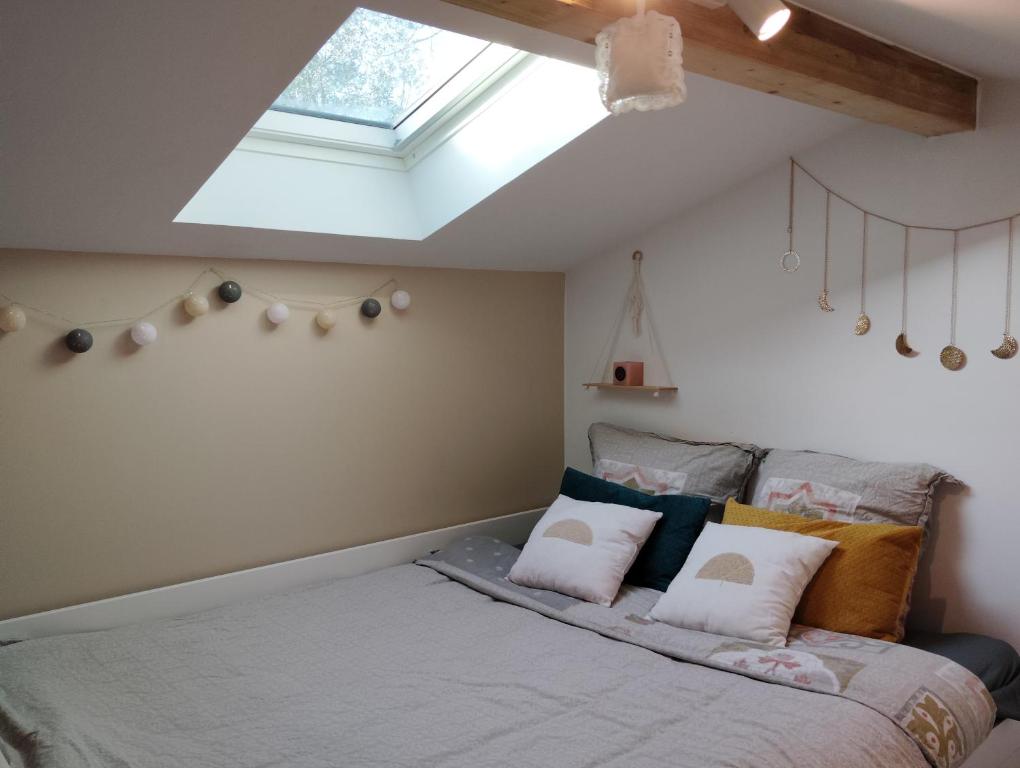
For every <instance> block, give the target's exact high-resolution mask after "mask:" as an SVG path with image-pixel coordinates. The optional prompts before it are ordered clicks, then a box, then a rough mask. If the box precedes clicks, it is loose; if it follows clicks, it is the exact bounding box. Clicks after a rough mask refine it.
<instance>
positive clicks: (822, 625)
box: [723, 501, 923, 642]
mask: <svg viewBox="0 0 1020 768" xmlns="http://www.w3.org/2000/svg"><path fill="white" fill-rule="evenodd" d="M723 523H724V524H726V525H745V526H753V527H755V528H768V529H771V530H774V531H791V532H793V533H802V534H805V535H807V536H816V537H818V538H821V539H827V540H829V541H835V542H838V545H837V547H836V549H835V550H834V551H833V553H832V554H831V555H830V556H829V558H828V559H827V560H826V561H825V563H824V564H823V565H822V567H821V568H820V569H819V570H818V573H817V574H815V577H814V579H813V580H812V581H811V583H810V584H809V585H808V587H807V589H806V590H804V596H803V597H802V598H801V601H800V604H799V605H798V606H797V612H796V613H795V614H794V617H793V620H794V621H795V622H797V623H798V624H803V625H805V626H808V627H817V628H819V629H827V630H829V631H830V632H844V633H846V634H850V635H859V636H861V637H871V638H875V639H876V640H888V641H890V642H899V641H900V640H901V639H903V632H904V624H905V621H906V616H907V609H908V607H909V599H910V590H911V588H912V586H913V583H914V575H915V574H916V573H917V561H918V558H919V555H920V552H921V536H922V532H923V531H922V529H921V528H920V527H919V526H913V525H911V526H907V525H891V524H882V523H873V524H856V525H855V524H853V523H840V522H835V521H831V520H810V519H805V518H802V517H800V516H798V515H785V514H782V513H779V512H768V511H766V510H763V509H755V508H754V507H748V506H745V505H743V504H737V503H736V502H734V501H731V502H729V503H728V504H727V505H726V514H725V516H724V517H723Z"/></svg>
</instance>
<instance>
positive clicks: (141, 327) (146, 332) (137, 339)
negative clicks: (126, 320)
mask: <svg viewBox="0 0 1020 768" xmlns="http://www.w3.org/2000/svg"><path fill="white" fill-rule="evenodd" d="M158 338H159V331H157V330H156V326H154V325H153V324H152V323H147V322H145V321H144V320H142V321H140V322H137V323H135V324H134V325H133V326H131V341H133V342H134V343H135V344H137V345H138V346H140V347H147V346H149V345H150V344H152V342H154V341H155V340H156V339H158Z"/></svg>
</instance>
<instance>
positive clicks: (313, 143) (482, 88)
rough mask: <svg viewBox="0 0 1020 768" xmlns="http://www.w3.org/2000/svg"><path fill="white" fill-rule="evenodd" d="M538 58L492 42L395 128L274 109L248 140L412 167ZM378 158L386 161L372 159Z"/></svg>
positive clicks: (296, 152)
mask: <svg viewBox="0 0 1020 768" xmlns="http://www.w3.org/2000/svg"><path fill="white" fill-rule="evenodd" d="M537 58H538V57H535V56H534V55H532V54H529V53H526V52H524V51H519V50H517V49H515V48H511V47H509V46H505V45H501V44H499V43H491V42H490V43H488V44H487V45H486V46H485V48H483V49H482V50H481V51H480V52H479V53H478V54H477V55H476V56H475V57H474V58H473V59H472V60H471V61H470V62H468V63H467V64H466V65H465V66H464V67H462V68H461V69H460V70H459V71H458V72H457V73H456V74H454V75H453V76H452V77H450V78H449V79H448V80H447V81H446V82H445V83H443V84H442V85H441V86H439V87H438V88H437V89H435V90H434V91H433V92H432V93H431V94H429V96H428V97H427V98H425V99H423V100H420V101H419V102H418V103H416V104H415V105H413V106H412V107H410V108H409V109H408V110H407V112H406V114H405V115H404V116H402V118H401V120H400V122H399V123H397V125H396V126H395V127H394V128H383V127H378V126H374V125H366V124H363V123H357V122H353V121H345V120H341V119H339V118H335V117H313V116H310V115H308V114H297V113H295V112H293V111H284V110H279V109H270V110H268V111H267V112H266V113H265V114H263V115H262V117H260V118H259V120H258V121H257V122H256V123H255V126H254V127H253V128H252V129H251V130H250V131H249V132H248V136H247V138H248V139H256V140H260V141H258V145H259V146H261V147H263V148H265V147H266V146H267V142H269V141H271V142H277V144H276V145H275V146H274V150H275V151H274V154H283V155H288V154H289V155H293V156H306V155H308V153H307V152H303V151H302V150H301V147H302V146H305V147H318V148H327V149H336V150H342V151H343V153H344V156H345V158H346V161H351V160H352V159H356V158H357V156H358V155H361V156H362V158H361V159H362V160H363V164H366V165H383V166H384V167H392V164H391V163H389V162H385V161H386V160H388V159H393V158H397V159H400V160H406V162H407V164H408V165H413V164H414V163H415V162H417V161H418V160H420V159H421V157H418V156H416V155H415V149H416V148H417V147H419V146H421V145H422V144H423V143H425V142H426V141H429V140H432V139H435V138H436V134H439V133H442V132H444V131H450V132H453V131H455V130H456V124H454V123H458V124H459V122H461V121H460V120H459V119H458V118H459V117H460V116H462V115H463V114H464V113H465V111H467V112H468V113H469V114H470V112H471V111H473V110H474V109H475V108H476V107H478V106H479V105H481V104H482V103H484V102H485V101H486V100H487V99H488V98H489V97H490V96H494V95H495V93H496V91H498V90H499V89H500V87H501V84H502V83H503V82H504V81H506V80H508V79H512V78H513V77H514V76H515V75H516V73H518V72H519V71H522V70H523V68H524V67H526V66H527V65H528V63H529V62H531V61H533V60H536V59H537ZM429 143H430V144H435V143H436V142H434V141H429ZM288 146H290V147H291V151H288V149H287V147H288ZM263 151H264V149H263ZM317 154H318V153H316V155H317ZM373 157H376V158H378V159H379V160H381V161H383V162H381V163H380V162H376V161H373V160H372V158H373Z"/></svg>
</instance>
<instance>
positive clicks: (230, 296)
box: [216, 280, 241, 304]
mask: <svg viewBox="0 0 1020 768" xmlns="http://www.w3.org/2000/svg"><path fill="white" fill-rule="evenodd" d="M216 292H217V293H218V294H219V295H220V298H221V299H223V301H225V302H227V304H233V303H234V302H235V301H237V300H238V299H240V298H241V286H239V285H238V284H237V283H235V282H234V281H233V280H227V281H225V282H222V283H220V287H219V288H218V289H217V291H216Z"/></svg>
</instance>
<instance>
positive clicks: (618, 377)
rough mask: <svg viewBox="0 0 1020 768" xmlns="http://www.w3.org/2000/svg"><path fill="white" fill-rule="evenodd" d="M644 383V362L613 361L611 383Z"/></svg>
mask: <svg viewBox="0 0 1020 768" xmlns="http://www.w3.org/2000/svg"><path fill="white" fill-rule="evenodd" d="M644 383H645V364H644V363H641V362H635V361H633V360H627V361H624V362H622V363H613V384H617V385H619V386H621V387H641V386H644Z"/></svg>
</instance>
